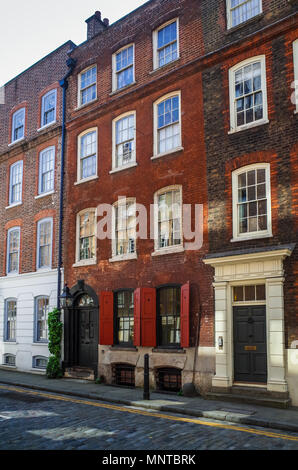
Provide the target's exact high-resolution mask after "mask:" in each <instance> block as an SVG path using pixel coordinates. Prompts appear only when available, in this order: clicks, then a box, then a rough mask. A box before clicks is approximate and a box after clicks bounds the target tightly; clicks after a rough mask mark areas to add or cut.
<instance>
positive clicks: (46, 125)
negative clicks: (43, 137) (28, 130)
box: [37, 121, 57, 132]
mask: <svg viewBox="0 0 298 470" xmlns="http://www.w3.org/2000/svg"><path fill="white" fill-rule="evenodd" d="M55 124H57V121H53V122H50V123H49V124H45V125H44V126H42V127H40V128H39V129H37V132H41V131H43V130H44V129H47V128H48V127H51V126H54V125H55Z"/></svg>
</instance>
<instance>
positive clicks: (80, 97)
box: [77, 64, 97, 108]
mask: <svg viewBox="0 0 298 470" xmlns="http://www.w3.org/2000/svg"><path fill="white" fill-rule="evenodd" d="M93 68H95V75H96V80H95V82H94V83H92V84H91V85H89V86H88V87H86V88H84V90H85V89H87V88H90V87H92V86H93V85H95V98H93V99H92V100H90V101H87V102H86V103H84V104H83V103H82V91H84V90H82V89H81V85H82V75H83V74H84V73H86V72H88V70H91V69H93ZM96 100H97V64H93V65H90V67H87V68H86V69H84V70H82V71H81V72H80V73H79V74H78V101H77V106H78V108H81V107H83V106H88V104H90V103H93V102H94V101H96Z"/></svg>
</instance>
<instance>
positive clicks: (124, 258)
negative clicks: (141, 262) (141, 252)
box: [109, 253, 138, 263]
mask: <svg viewBox="0 0 298 470" xmlns="http://www.w3.org/2000/svg"><path fill="white" fill-rule="evenodd" d="M133 259H138V255H137V253H131V254H128V255H118V256H114V257H113V258H110V259H109V262H110V263H117V262H118V261H130V260H133Z"/></svg>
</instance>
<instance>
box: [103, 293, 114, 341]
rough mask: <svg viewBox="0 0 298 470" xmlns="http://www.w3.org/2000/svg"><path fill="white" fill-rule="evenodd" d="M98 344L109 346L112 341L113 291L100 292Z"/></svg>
mask: <svg viewBox="0 0 298 470" xmlns="http://www.w3.org/2000/svg"><path fill="white" fill-rule="evenodd" d="M99 317H100V322H99V323H100V327H99V333H100V344H102V345H107V346H111V345H112V344H113V343H114V295H113V292H107V291H102V292H101V293H100V313H99Z"/></svg>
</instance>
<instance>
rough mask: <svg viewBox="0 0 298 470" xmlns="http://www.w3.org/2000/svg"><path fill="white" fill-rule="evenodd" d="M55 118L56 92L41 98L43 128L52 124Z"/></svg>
mask: <svg viewBox="0 0 298 470" xmlns="http://www.w3.org/2000/svg"><path fill="white" fill-rule="evenodd" d="M55 118H56V91H53V92H51V93H49V94H47V95H46V96H44V97H43V116H42V125H43V126H45V125H47V124H50V123H51V122H53V121H54V120H55Z"/></svg>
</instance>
